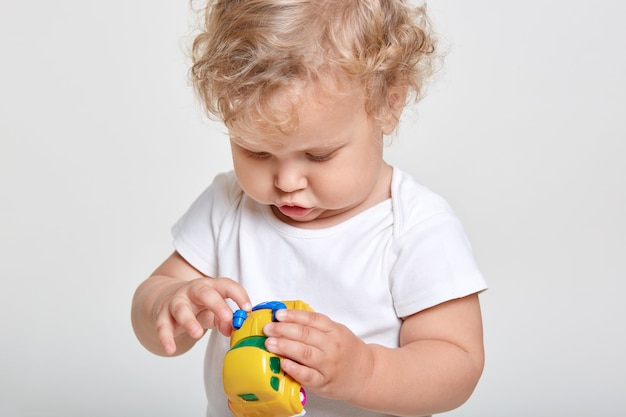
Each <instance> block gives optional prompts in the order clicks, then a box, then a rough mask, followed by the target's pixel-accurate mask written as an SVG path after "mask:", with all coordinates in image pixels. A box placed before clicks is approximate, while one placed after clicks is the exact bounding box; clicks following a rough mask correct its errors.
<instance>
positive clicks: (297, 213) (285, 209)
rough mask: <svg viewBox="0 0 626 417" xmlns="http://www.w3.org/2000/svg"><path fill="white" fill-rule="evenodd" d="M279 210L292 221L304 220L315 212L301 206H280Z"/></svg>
mask: <svg viewBox="0 0 626 417" xmlns="http://www.w3.org/2000/svg"><path fill="white" fill-rule="evenodd" d="M278 210H279V211H280V212H281V213H282V214H284V215H285V216H287V217H290V218H292V219H297V218H302V217H305V216H307V215H308V214H309V213H311V212H312V211H313V209H312V208H305V207H299V206H279V207H278Z"/></svg>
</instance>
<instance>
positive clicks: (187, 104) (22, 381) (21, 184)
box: [0, 0, 626, 417]
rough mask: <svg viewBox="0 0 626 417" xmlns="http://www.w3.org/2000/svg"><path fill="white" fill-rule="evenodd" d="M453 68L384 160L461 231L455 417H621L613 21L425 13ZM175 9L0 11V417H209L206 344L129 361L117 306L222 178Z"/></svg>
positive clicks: (624, 120) (458, 6)
mask: <svg viewBox="0 0 626 417" xmlns="http://www.w3.org/2000/svg"><path fill="white" fill-rule="evenodd" d="M430 9H431V13H432V17H433V19H434V21H435V23H436V26H437V28H438V30H439V31H440V32H441V34H442V41H443V44H444V45H445V46H446V48H447V49H448V50H449V53H448V57H447V60H446V63H445V69H444V70H442V71H441V72H440V74H439V75H438V81H437V83H436V84H434V86H433V87H432V88H431V89H430V92H429V95H428V96H427V98H426V99H425V100H424V101H423V102H422V103H421V104H420V105H419V106H418V107H417V111H409V112H407V113H406V114H405V117H404V119H405V122H404V124H403V125H402V127H401V129H400V132H399V136H398V137H397V138H396V139H395V142H394V144H392V145H391V147H390V148H389V150H388V160H389V161H390V162H392V163H394V164H397V165H399V166H400V167H402V168H403V169H405V170H407V171H409V172H410V173H411V174H413V175H414V176H415V177H416V178H417V179H418V180H419V181H420V182H422V183H424V184H426V185H428V186H429V187H431V188H433V189H434V190H436V191H437V192H439V193H441V194H442V195H444V196H445V197H446V198H447V199H448V200H449V201H450V202H451V203H452V204H453V206H454V207H455V208H456V210H457V212H458V214H459V216H460V217H461V218H462V219H463V221H464V223H465V225H466V228H467V231H468V234H469V236H470V238H471V240H472V242H473V245H474V248H475V252H476V256H477V259H478V262H479V264H480V265H481V267H482V269H483V271H484V273H485V275H486V277H487V279H488V281H489V284H490V289H489V290H488V291H487V292H486V293H485V294H483V296H482V303H483V310H484V322H485V332H486V333H485V340H486V350H487V364H486V368H485V372H484V375H483V378H482V380H481V382H480V384H479V387H478V388H477V390H476V392H475V395H474V396H473V398H472V399H470V401H469V402H468V403H467V404H466V405H465V406H464V407H462V408H460V409H458V410H456V411H454V412H452V413H450V414H449V415H451V416H477V417H515V416H520V417H521V416H557V415H558V416H588V415H598V416H600V415H602V416H618V415H623V413H624V409H625V408H626V407H625V405H626V401H625V400H624V391H625V388H626V377H625V375H626V359H625V357H624V354H625V353H624V352H626V342H625V341H624V336H625V328H626V326H625V325H624V318H625V317H626V307H625V306H626V303H625V302H624V293H625V290H626V286H625V284H624V282H625V278H626V267H625V266H624V262H625V259H626V220H625V219H624V213H625V211H626V186H625V185H624V182H625V179H626V158H625V157H626V117H625V116H624V111H625V110H626V99H625V97H626V83H625V81H624V76H625V74H626V53H625V50H626V44H625V40H626V28H625V26H624V25H623V16H624V13H625V12H626V7H625V6H624V5H623V3H622V2H618V1H609V0H601V1H597V2H587V1H582V0H573V1H564V0H559V1H550V2H544V1H539V0H530V1H525V2H493V1H471V2H470V1H447V2H438V1H433V2H431V4H430ZM191 20H192V18H191V14H190V12H189V4H188V2H187V1H181V2H168V1H162V0H150V1H147V0H139V1H132V2H131V1H121V0H109V1H106V2H85V1H78V0H59V1H43V0H32V1H9V0H2V3H1V5H0V60H1V65H0V210H1V216H0V231H1V235H0V257H1V261H0V278H1V279H2V286H1V287H0V313H1V316H0V317H1V319H0V320H1V321H0V322H1V323H2V324H1V326H2V328H1V332H0V337H1V338H2V339H1V343H0V364H1V368H0V415H1V416H10V417H13V416H28V417H30V416H46V417H47V416H59V417H85V416H89V417H100V416H151V417H162V416H163V417H164V416H202V415H203V412H204V397H203V387H202V356H203V347H204V343H200V344H199V345H198V346H196V348H194V349H193V350H192V351H191V352H190V353H188V354H187V355H185V356H182V357H179V358H174V359H171V358H158V357H155V356H152V355H151V354H149V353H148V352H147V351H145V350H143V349H142V348H141V347H140V345H139V344H138V342H137V341H136V340H135V338H134V336H133V333H132V331H131V327H130V322H129V308H130V300H131V297H132V293H133V291H134V289H135V287H136V286H137V284H138V283H139V282H140V281H141V280H142V279H144V278H145V277H146V276H147V275H148V274H149V273H150V272H151V271H152V270H153V269H154V268H155V267H156V266H157V265H158V264H159V263H160V262H161V261H162V260H163V259H164V258H165V257H166V256H167V255H168V254H169V253H170V251H171V249H172V248H171V243H170V235H169V229H170V226H171V225H172V224H173V223H174V222H175V221H176V219H177V218H178V217H179V216H180V215H181V214H182V212H183V211H184V210H185V209H186V207H187V206H188V205H189V204H190V203H191V202H192V200H193V199H194V198H195V197H196V196H197V194H198V193H199V192H200V191H201V190H202V189H203V188H204V187H205V186H206V185H207V184H208V183H209V182H210V180H211V179H212V177H213V176H214V175H215V174H216V173H217V172H219V171H222V170H226V169H228V168H229V167H230V159H229V158H230V157H229V153H228V148H227V143H226V142H227V141H226V138H225V137H224V136H223V135H222V134H221V132H222V130H223V129H221V128H220V127H219V125H215V124H212V123H209V122H207V121H206V120H205V119H204V117H203V115H202V113H201V111H200V110H199V107H198V106H197V104H196V103H195V99H194V98H193V95H192V91H191V89H190V88H189V86H188V83H187V81H186V71H187V67H188V61H187V58H186V56H185V52H184V50H185V45H187V44H188V33H189V27H190V22H191Z"/></svg>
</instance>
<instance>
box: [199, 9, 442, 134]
mask: <svg viewBox="0 0 626 417" xmlns="http://www.w3.org/2000/svg"><path fill="white" fill-rule="evenodd" d="M203 20H204V21H203V27H202V30H201V31H200V33H199V34H198V35H197V36H196V37H195V39H194V41H193V44H192V48H191V56H192V66H191V69H190V79H191V83H192V85H193V87H194V89H195V91H196V94H197V95H198V97H199V98H200V100H201V102H202V104H203V105H204V107H205V109H206V110H207V112H208V113H209V115H210V116H211V115H212V116H215V117H217V118H219V119H221V120H222V121H223V122H224V123H225V124H226V126H227V127H229V129H230V128H233V129H240V130H241V129H244V130H245V126H246V124H249V123H258V122H262V123H266V124H269V125H271V126H274V127H278V128H279V129H281V130H289V129H293V128H295V126H296V125H297V112H296V111H295V109H296V107H297V104H298V103H297V100H298V97H299V95H298V92H299V91H300V89H301V88H302V86H303V85H307V84H309V83H311V82H313V83H318V84H319V85H320V86H321V87H324V86H325V85H326V86H327V88H328V89H331V88H332V89H334V88H336V87H337V86H341V85H342V82H341V81H340V80H341V77H343V78H345V77H347V78H348V79H351V80H355V81H356V82H357V85H359V86H361V87H363V91H364V93H365V105H366V110H367V112H368V113H369V114H370V115H372V116H374V117H378V115H380V113H381V112H382V111H384V109H385V106H386V104H387V103H386V100H387V89H388V88H389V87H390V86H392V85H394V84H396V83H402V84H404V85H406V86H407V87H408V91H409V97H410V98H411V99H413V100H415V101H417V100H419V98H420V97H421V93H422V89H423V87H424V84H425V81H426V79H427V78H428V77H429V76H430V75H431V74H432V72H433V68H434V65H433V64H434V61H435V59H436V56H435V49H436V48H435V47H436V39H435V37H434V36H433V34H432V29H431V25H430V21H429V19H428V17H427V14H426V7H425V5H422V6H420V7H411V6H409V5H408V4H407V2H406V1H405V0H208V2H207V4H206V7H205V8H204V19H203ZM338 74H339V75H340V76H338ZM329 78H332V79H334V81H335V82H333V83H330V84H332V87H331V86H330V84H329V83H327V82H325V81H327V80H328V79H329ZM279 92H280V93H281V94H277V93H279ZM283 93H286V94H283Z"/></svg>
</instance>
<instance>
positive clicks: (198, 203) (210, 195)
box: [172, 173, 240, 277]
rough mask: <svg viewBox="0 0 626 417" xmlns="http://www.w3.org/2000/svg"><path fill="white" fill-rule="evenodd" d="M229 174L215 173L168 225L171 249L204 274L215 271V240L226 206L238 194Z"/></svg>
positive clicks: (211, 273) (210, 274) (226, 209)
mask: <svg viewBox="0 0 626 417" xmlns="http://www.w3.org/2000/svg"><path fill="white" fill-rule="evenodd" d="M238 190H239V189H238V187H237V185H236V180H235V177H234V175H233V174H232V173H227V174H219V175H217V176H216V177H215V179H214V180H213V183H212V184H211V185H210V186H209V187H208V188H207V189H206V190H204V192H203V193H202V194H200V196H199V197H198V198H197V199H196V200H195V201H194V202H193V204H192V205H191V206H190V207H189V209H188V210H187V212H186V213H185V214H184V215H183V216H182V217H181V218H180V220H178V222H176V224H175V225H174V226H173V227H172V236H173V239H174V249H175V250H176V251H177V252H178V253H179V254H180V255H181V256H182V257H183V258H184V259H185V260H186V261H187V262H189V264H190V265H192V266H193V267H194V268H196V269H197V270H199V271H200V272H202V273H203V274H205V275H206V276H210V277H215V276H216V275H217V273H218V259H217V250H216V245H217V239H218V236H219V230H220V225H221V223H222V221H223V219H224V217H225V216H226V213H227V212H228V210H229V208H230V207H231V206H232V205H233V203H234V202H235V200H236V199H237V198H238V197H240V193H238V192H237V191H238Z"/></svg>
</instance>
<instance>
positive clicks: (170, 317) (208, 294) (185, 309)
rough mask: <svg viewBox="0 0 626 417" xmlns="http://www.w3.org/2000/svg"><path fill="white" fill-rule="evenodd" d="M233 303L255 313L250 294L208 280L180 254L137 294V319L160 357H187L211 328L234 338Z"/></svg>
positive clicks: (138, 330)
mask: <svg viewBox="0 0 626 417" xmlns="http://www.w3.org/2000/svg"><path fill="white" fill-rule="evenodd" d="M227 298H230V299H232V300H233V301H235V302H236V303H237V305H238V306H239V307H240V308H241V309H244V310H250V308H251V304H250V299H249V298H248V294H247V293H246V291H245V290H244V289H243V287H242V286H241V285H239V284H238V283H236V282H235V281H233V280H230V279H228V278H207V277H205V276H203V275H202V273H200V272H199V271H198V270H197V269H195V268H194V267H192V266H191V265H190V264H189V263H187V261H185V260H184V259H183V258H182V257H181V256H180V255H179V254H178V253H176V252H174V253H173V254H172V255H171V256H170V257H169V258H167V259H166V260H165V262H163V264H161V266H159V267H158V268H157V270H156V271H154V273H153V274H152V276H150V278H148V279H147V280H145V281H144V282H143V283H142V284H141V285H140V286H139V287H138V288H137V291H136V292H135V296H134V298H133V303H132V312H131V319H132V324H133V329H134V331H135V335H136V336H137V338H138V339H139V341H140V342H141V344H142V345H143V346H144V347H145V348H146V349H148V350H149V351H151V352H153V353H155V354H157V355H173V354H174V353H177V354H181V353H184V352H186V351H188V350H189V349H190V348H191V347H192V346H193V345H194V344H195V343H196V341H198V339H200V338H201V337H202V336H203V335H204V333H205V331H206V329H212V328H217V329H218V330H219V331H220V332H221V333H223V334H225V335H229V334H230V331H231V321H232V310H231V309H230V307H228V305H227V304H226V302H225V299H227Z"/></svg>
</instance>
